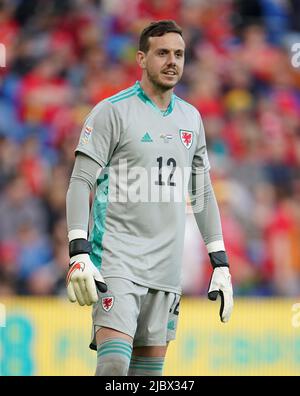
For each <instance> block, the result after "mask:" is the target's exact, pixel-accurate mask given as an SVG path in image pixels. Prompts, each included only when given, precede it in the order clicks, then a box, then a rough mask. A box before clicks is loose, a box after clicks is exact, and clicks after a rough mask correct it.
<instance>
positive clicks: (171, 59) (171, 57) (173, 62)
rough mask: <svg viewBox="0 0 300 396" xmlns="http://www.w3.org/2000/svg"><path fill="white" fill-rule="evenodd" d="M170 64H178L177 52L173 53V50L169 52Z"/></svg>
mask: <svg viewBox="0 0 300 396" xmlns="http://www.w3.org/2000/svg"><path fill="white" fill-rule="evenodd" d="M168 65H169V66H171V65H172V66H175V65H176V57H175V54H173V53H172V52H170V53H169V56H168Z"/></svg>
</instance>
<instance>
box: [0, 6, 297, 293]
mask: <svg viewBox="0 0 300 396" xmlns="http://www.w3.org/2000/svg"><path fill="white" fill-rule="evenodd" d="M158 19H175V20H176V21H177V22H178V24H179V25H180V26H182V28H183V31H184V38H185V41H186V45H187V51H186V66H185V73H184V77H183V79H182V81H181V82H180V84H179V85H178V86H177V88H176V93H177V95H178V96H180V97H182V98H183V99H185V100H187V101H189V102H190V103H192V104H193V105H194V106H195V107H196V108H197V109H198V110H199V111H200V113H201V115H202V118H203V122H204V126H205V130H206V138H207V145H208V150H209V157H210V162H211V167H212V169H211V177H212V181H213V186H214V189H215V193H216V196H217V200H218V203H219V207H220V211H221V217H222V225H223V233H224V238H225V245H226V249H227V252H228V255H229V257H230V264H231V272H232V276H233V283H234V289H235V294H236V295H241V296H270V295H271V296H276V295H277V296H278V295H279V296H296V295H299V294H300V65H299V67H298V68H297V67H295V65H294V67H293V66H292V62H291V59H292V57H293V56H296V55H297V54H294V53H293V50H292V49H293V44H294V43H299V47H300V1H299V0H280V1H279V0H251V1H242V0H239V1H235V0H164V1H161V0H102V1H101V0H0V43H2V44H4V45H5V48H6V66H5V67H0V188H1V190H0V295H15V294H24V295H62V294H65V285H64V283H65V274H66V268H67V266H68V261H69V260H68V241H67V228H66V218H65V197H66V191H67V188H68V183H69V178H70V174H71V172H72V168H73V163H74V148H75V147H76V145H77V142H78V137H79V133H80V130H81V127H82V123H83V120H84V118H85V117H86V115H87V114H88V113H89V111H90V109H91V108H92V107H93V106H94V105H95V104H96V103H98V102H99V101H100V100H102V99H104V98H105V97H107V96H110V95H112V94H114V93H116V92H117V91H119V90H121V89H124V88H127V87H128V86H130V85H132V84H133V83H134V82H135V81H136V80H137V79H139V78H140V71H139V70H138V68H137V66H136V62H135V51H136V49H137V41H138V37H139V34H140V32H141V30H142V29H143V27H144V26H146V25H147V24H148V23H149V22H151V21H153V20H158ZM299 63H300V56H299ZM183 269H184V271H183V288H184V292H185V293H186V294H188V295H202V294H205V293H206V290H207V284H208V280H209V274H210V271H211V270H210V265H209V262H208V256H207V252H206V251H205V246H204V244H203V241H202V239H201V236H200V234H199V231H198V229H197V227H196V225H195V221H194V218H193V216H192V215H190V214H187V225H186V239H185V253H184V266H183Z"/></svg>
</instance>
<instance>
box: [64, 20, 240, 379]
mask: <svg viewBox="0 0 300 396" xmlns="http://www.w3.org/2000/svg"><path fill="white" fill-rule="evenodd" d="M184 52H185V43H184V40H183V38H182V31H181V28H180V27H179V26H178V25H177V24H176V23H175V22H174V21H158V22H154V23H151V24H150V25H149V26H147V27H146V28H145V29H144V30H143V32H142V34H141V36H140V40H139V50H138V52H137V56H136V59H137V63H138V65H139V66H140V68H141V70H142V78H141V80H140V81H137V82H136V83H135V84H134V85H133V86H132V87H130V88H128V89H127V90H124V91H121V92H119V93H118V94H116V95H114V96H112V97H110V98H107V99H106V100H104V101H102V102H100V103H99V104H98V105H97V106H95V108H94V109H93V110H92V111H91V113H90V114H89V115H88V117H87V119H86V121H85V124H84V126H83V129H82V132H81V137H80V141H79V144H78V146H77V148H76V151H75V153H76V158H75V164H74V169H73V173H72V176H71V180H70V185H69V189H68V193H67V223H68V238H69V253H70V266H69V271H68V275H67V291H68V296H69V299H70V300H71V301H72V302H78V303H79V304H80V305H91V304H93V313H92V316H93V327H92V339H91V344H90V347H91V348H92V349H95V350H97V367H96V375H102V376H105V375H114V376H118V375H141V376H147V375H151V376H159V375H162V372H163V364H164V358H165V354H166V351H167V346H168V343H169V341H171V340H173V339H174V338H175V333H176V327H177V320H178V314H179V303H180V296H181V286H180V279H181V267H182V266H181V259H182V251H183V241H184V229H185V216H186V214H185V208H186V203H185V200H184V199H181V200H178V199H175V198H176V197H178V192H179V193H180V191H181V195H182V196H184V190H185V189H184V188H183V187H184V186H185V181H183V182H182V180H184V178H182V175H184V174H185V170H186V169H188V170H189V174H188V176H189V188H190V190H189V192H190V197H191V203H192V207H193V210H194V214H195V218H196V221H197V224H198V226H199V229H200V231H201V234H202V237H203V239H204V242H205V244H206V247H207V251H208V254H209V257H210V261H211V264H212V276H211V281H210V285H209V288H208V298H209V299H211V300H216V299H217V296H218V295H220V298H221V307H220V319H221V321H222V322H227V321H228V320H229V317H230V314H231V311H232V307H233V298H232V286H231V280H230V273H229V264H228V259H227V256H226V252H225V247H224V243H223V236H222V229H221V222H220V216H219V210H218V206H217V202H216V199H215V195H214V192H213V189H212V185H211V181H210V177H209V169H210V166H209V161H208V157H207V150H206V143H205V133H204V128H203V124H202V120H201V117H200V115H199V113H198V111H197V110H196V109H195V108H194V107H193V106H191V105H190V104H188V103H187V102H185V101H183V100H182V99H180V98H179V97H177V96H176V95H175V94H174V92H173V89H174V87H175V85H176V84H177V83H178V82H179V80H180V78H181V76H182V73H183V66H184ZM138 171H139V174H138ZM133 173H134V176H135V177H133ZM129 176H131V177H129ZM137 176H138V177H137ZM137 185H138V186H139V187H138V188H137V187H136V186H137ZM133 191H134V192H135V194H132V192H133ZM138 191H139V193H140V197H139V198H140V199H135V198H136V195H137V193H138ZM91 192H93V194H92V197H93V205H92V208H91V209H90V205H89V203H90V195H91ZM149 193H150V195H151V197H150V196H149ZM166 196H168V197H169V200H168V201H167V202H166V200H165V197H166ZM157 197H158V199H157ZM146 198H147V199H146Z"/></svg>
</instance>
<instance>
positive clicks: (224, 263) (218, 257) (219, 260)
mask: <svg viewBox="0 0 300 396" xmlns="http://www.w3.org/2000/svg"><path fill="white" fill-rule="evenodd" d="M209 258H210V262H211V265H212V267H213V269H215V268H218V267H229V263H228V258H227V254H226V252H225V251H224V250H220V251H219V252H212V253H209Z"/></svg>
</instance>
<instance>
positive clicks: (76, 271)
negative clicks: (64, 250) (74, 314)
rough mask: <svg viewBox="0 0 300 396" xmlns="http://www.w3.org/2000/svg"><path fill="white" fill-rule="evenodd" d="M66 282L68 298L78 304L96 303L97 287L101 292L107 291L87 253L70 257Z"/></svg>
mask: <svg viewBox="0 0 300 396" xmlns="http://www.w3.org/2000/svg"><path fill="white" fill-rule="evenodd" d="M66 283H67V292H68V297H69V300H70V301H71V302H76V301H77V302H78V303H79V304H80V305H91V304H93V303H96V302H97V301H98V294H97V289H98V290H99V291H100V292H102V293H105V292H106V291H107V285H106V283H105V280H104V279H103V277H102V275H101V274H100V272H99V270H98V269H97V268H96V267H95V265H94V264H93V263H92V261H91V259H90V256H89V254H87V253H82V254H77V255H75V256H73V257H71V259H70V264H69V271H68V274H67V279H66Z"/></svg>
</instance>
